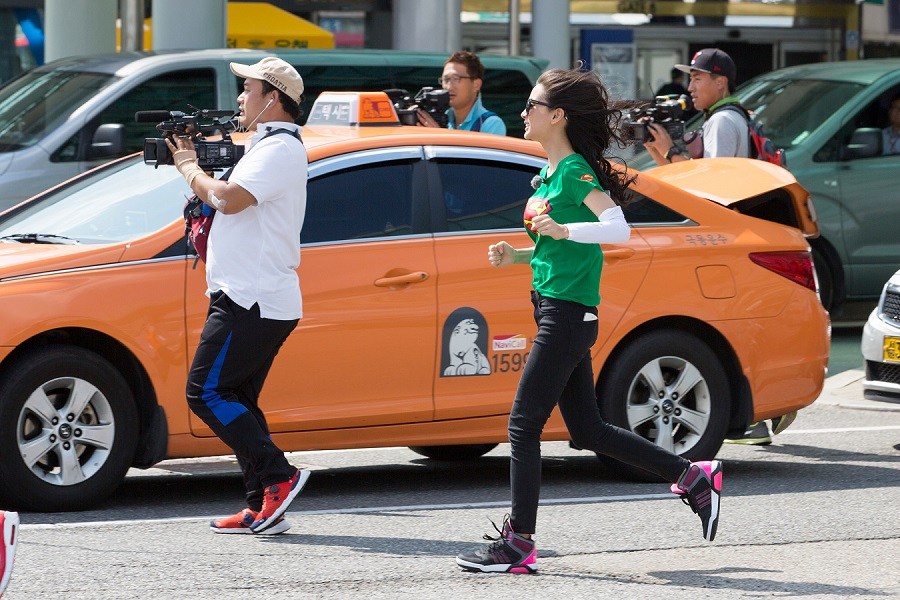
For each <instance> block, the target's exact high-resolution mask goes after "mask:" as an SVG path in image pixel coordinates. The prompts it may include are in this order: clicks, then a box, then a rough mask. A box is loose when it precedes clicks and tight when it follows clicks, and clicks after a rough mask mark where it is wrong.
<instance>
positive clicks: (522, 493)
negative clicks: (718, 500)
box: [509, 291, 690, 534]
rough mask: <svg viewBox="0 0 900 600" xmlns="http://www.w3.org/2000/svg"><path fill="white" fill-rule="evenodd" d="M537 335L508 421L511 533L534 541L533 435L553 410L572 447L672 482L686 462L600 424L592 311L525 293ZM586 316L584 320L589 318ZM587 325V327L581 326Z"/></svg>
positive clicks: (536, 478)
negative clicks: (529, 536)
mask: <svg viewBox="0 0 900 600" xmlns="http://www.w3.org/2000/svg"><path fill="white" fill-rule="evenodd" d="M531 302H532V304H534V320H535V323H537V326H538V332H537V335H535V338H534V344H533V346H532V349H531V353H530V354H529V355H528V361H527V362H526V363H525V368H524V369H523V371H522V379H521V380H520V381H519V389H518V390H517V392H516V400H515V402H514V403H513V407H512V411H511V412H510V415H509V443H510V445H511V457H510V484H511V488H512V514H511V517H510V520H511V521H512V526H513V530H514V531H516V532H517V533H526V534H528V533H534V531H535V524H536V521H537V508H538V498H539V497H540V488H541V432H542V431H543V429H544V423H546V422H547V419H548V418H550V413H551V411H552V410H553V407H554V406H556V404H557V403H558V404H559V410H560V412H561V413H562V417H563V419H564V420H565V423H566V427H567V428H568V430H569V434H570V435H571V436H572V442H573V443H574V444H575V445H576V446H578V447H579V448H584V449H585V450H591V451H593V452H597V453H600V454H605V455H607V456H611V457H612V458H615V459H617V460H620V461H622V462H624V463H628V464H630V465H634V466H637V467H640V468H642V469H644V470H646V471H650V472H651V473H655V474H656V475H659V476H660V477H663V478H664V479H666V480H667V481H671V482H675V481H677V480H678V478H679V477H680V476H681V474H682V473H683V472H684V470H685V469H686V468H687V467H688V466H689V465H690V462H689V461H687V460H686V459H684V458H681V457H680V456H678V455H677V454H673V453H671V452H669V451H667V450H664V449H663V448H661V447H660V446H657V445H656V444H654V443H652V442H650V441H648V440H646V439H644V438H642V437H640V436H639V435H636V434H635V433H633V432H631V431H629V430H627V429H622V428H620V427H616V426H615V425H610V424H609V423H607V422H606V421H604V420H603V418H602V417H601V416H600V409H599V408H598V406H597V396H596V392H595V390H594V375H593V370H592V368H591V346H593V345H594V342H595V341H596V340H597V323H598V322H597V320H596V319H591V316H594V317H596V316H597V308H596V307H593V306H584V305H582V304H578V303H576V302H569V301H566V300H557V299H555V298H547V297H545V296H542V295H541V294H539V293H538V292H534V291H532V292H531ZM589 315H590V316H589ZM586 317H587V319H588V320H585V318H586Z"/></svg>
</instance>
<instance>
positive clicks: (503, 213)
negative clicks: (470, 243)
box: [432, 159, 537, 231]
mask: <svg viewBox="0 0 900 600" xmlns="http://www.w3.org/2000/svg"><path fill="white" fill-rule="evenodd" d="M432 162H434V163H435V164H437V166H438V171H439V173H440V177H441V185H442V192H443V198H444V209H445V211H446V231H483V230H486V229H513V228H519V227H522V211H523V210H524V208H525V201H526V200H527V199H528V198H529V197H530V196H531V194H532V192H533V191H534V190H533V189H532V188H531V179H532V178H533V177H534V176H535V175H536V174H537V171H536V169H535V168H534V167H533V166H526V165H517V164H513V163H500V162H493V161H485V160H450V159H444V160H437V161H432ZM484 182H490V184H489V185H484Z"/></svg>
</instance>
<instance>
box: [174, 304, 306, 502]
mask: <svg viewBox="0 0 900 600" xmlns="http://www.w3.org/2000/svg"><path fill="white" fill-rule="evenodd" d="M296 326H297V320H296V319H295V320H291V321H279V320H275V319H264V318H262V317H260V315H259V306H258V305H253V306H252V307H251V308H249V309H245V308H243V307H241V306H239V305H238V304H236V303H235V302H233V301H232V300H231V299H230V298H229V297H228V296H227V295H226V294H224V293H223V292H216V293H214V294H213V295H212V296H211V297H210V303H209V312H208V313H207V318H206V323H205V325H204V326H203V332H202V334H201V335H200V343H199V345H198V346H197V352H196V354H195V355H194V360H193V363H192V364H191V370H190V373H189V375H188V382H187V401H188V406H190V408H191V411H193V412H194V414H196V415H197V416H198V417H199V418H200V419H202V420H203V422H204V423H206V424H207V425H208V426H209V428H210V429H212V430H213V432H214V433H215V434H216V435H217V436H218V437H219V438H220V439H221V440H222V441H223V442H225V444H227V445H228V447H229V448H231V450H232V452H234V454H235V456H236V457H237V459H238V463H239V464H240V466H241V470H242V472H243V475H244V486H245V488H246V494H247V504H248V506H249V507H250V508H251V509H253V510H259V509H260V508H261V506H262V496H263V489H264V488H265V487H266V486H269V485H272V484H274V483H279V482H282V481H285V480H287V479H290V478H291V477H292V476H293V474H294V471H295V470H296V469H295V468H294V467H293V466H291V465H290V463H288V461H287V459H285V457H284V453H283V452H282V451H281V450H280V449H279V448H278V447H277V446H276V445H275V444H274V442H272V439H271V437H270V435H269V427H268V424H267V423H266V419H265V416H264V415H263V412H262V410H261V409H260V407H259V395H260V392H261V391H262V386H263V383H264V382H265V379H266V376H267V375H268V373H269V369H270V368H271V366H272V363H273V362H274V360H275V356H276V355H277V354H278V350H279V349H280V348H281V345H282V344H283V343H284V341H285V340H286V339H287V337H288V335H290V333H291V331H293V330H294V328H295V327H296Z"/></svg>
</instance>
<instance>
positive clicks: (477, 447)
mask: <svg viewBox="0 0 900 600" xmlns="http://www.w3.org/2000/svg"><path fill="white" fill-rule="evenodd" d="M496 447H497V444H466V445H460V446H410V447H409V449H410V450H412V451H413V452H415V453H416V454H421V455H422V456H426V457H428V458H430V459H432V460H475V459H476V458H481V457H482V456H484V455H485V454H487V453H488V452H490V451H491V450H493V449H494V448H496Z"/></svg>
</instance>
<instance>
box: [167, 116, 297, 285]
mask: <svg viewBox="0 0 900 600" xmlns="http://www.w3.org/2000/svg"><path fill="white" fill-rule="evenodd" d="M278 133H287V134H290V135H293V136H296V137H297V139H300V135H299V134H298V133H296V132H294V131H291V130H290V129H284V128H279V129H273V130H271V131H269V132H267V133H266V135H264V136H263V137H262V138H261V140H263V139H265V138H267V137H269V136H270V135H276V134H278ZM302 141H303V140H301V142H302ZM233 170H234V167H231V168H230V169H228V170H227V171H225V174H224V175H222V177H221V180H222V181H228V177H229V176H230V175H231V172H232V171H233ZM183 214H184V233H185V235H186V236H187V244H188V253H190V252H191V250H193V252H194V253H195V254H196V255H197V260H202V261H203V262H204V263H205V262H206V245H207V243H208V242H209V232H210V231H211V230H212V224H213V219H214V218H215V216H216V209H214V208H213V207H212V206H210V205H208V204H206V203H205V202H203V200H201V199H200V198H199V197H198V196H197V194H194V195H193V196H191V197H190V198H188V199H187V202H185V203H184V209H183ZM194 267H195V268H196V267H197V261H196V260H195V261H194Z"/></svg>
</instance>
